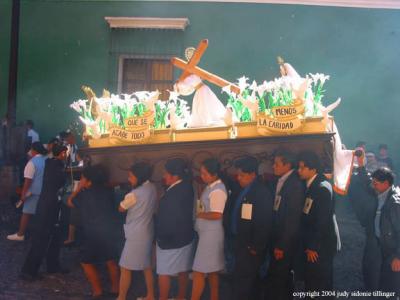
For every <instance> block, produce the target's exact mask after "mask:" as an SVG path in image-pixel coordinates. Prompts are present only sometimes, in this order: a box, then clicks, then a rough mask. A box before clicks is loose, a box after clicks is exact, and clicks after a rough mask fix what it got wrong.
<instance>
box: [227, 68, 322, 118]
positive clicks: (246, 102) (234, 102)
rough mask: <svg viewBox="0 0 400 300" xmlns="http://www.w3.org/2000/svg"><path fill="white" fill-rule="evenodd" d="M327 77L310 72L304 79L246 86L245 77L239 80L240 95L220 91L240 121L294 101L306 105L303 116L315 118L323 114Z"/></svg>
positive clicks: (288, 77) (293, 78)
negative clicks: (225, 96)
mask: <svg viewBox="0 0 400 300" xmlns="http://www.w3.org/2000/svg"><path fill="white" fill-rule="evenodd" d="M329 78H330V77H329V75H324V74H321V73H317V74H311V73H310V74H308V75H307V76H306V78H296V77H291V76H282V77H279V78H275V79H274V80H272V81H264V82H263V83H262V84H257V82H256V81H253V82H252V84H251V85H249V84H248V83H247V81H248V78H247V77H245V76H243V77H241V78H239V79H238V86H239V89H240V94H235V93H233V92H231V89H230V86H229V85H228V86H225V87H223V88H222V92H223V93H226V94H227V95H228V104H227V107H230V108H232V110H233V112H234V114H235V116H236V117H237V118H238V119H239V120H240V121H241V122H248V121H252V120H254V119H255V115H256V113H257V112H261V113H266V114H272V108H274V107H278V106H288V105H293V104H295V101H302V102H303V103H304V104H305V108H306V109H305V117H316V116H321V115H322V112H321V105H322V98H323V96H324V93H325V90H324V89H323V87H324V84H325V82H326V81H327V80H329Z"/></svg>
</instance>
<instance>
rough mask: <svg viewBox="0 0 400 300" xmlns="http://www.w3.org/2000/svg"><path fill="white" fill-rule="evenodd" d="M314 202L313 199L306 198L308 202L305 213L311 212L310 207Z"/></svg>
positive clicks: (304, 209)
mask: <svg viewBox="0 0 400 300" xmlns="http://www.w3.org/2000/svg"><path fill="white" fill-rule="evenodd" d="M313 202H314V200H313V199H311V198H306V203H305V204H304V208H303V213H305V214H306V215H308V213H309V212H310V209H311V206H312V204H313Z"/></svg>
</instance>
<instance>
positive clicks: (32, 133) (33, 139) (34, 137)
mask: <svg viewBox="0 0 400 300" xmlns="http://www.w3.org/2000/svg"><path fill="white" fill-rule="evenodd" d="M27 136H28V137H30V138H31V142H32V143H34V142H39V134H38V133H37V132H36V131H35V130H33V129H29V130H28V134H27Z"/></svg>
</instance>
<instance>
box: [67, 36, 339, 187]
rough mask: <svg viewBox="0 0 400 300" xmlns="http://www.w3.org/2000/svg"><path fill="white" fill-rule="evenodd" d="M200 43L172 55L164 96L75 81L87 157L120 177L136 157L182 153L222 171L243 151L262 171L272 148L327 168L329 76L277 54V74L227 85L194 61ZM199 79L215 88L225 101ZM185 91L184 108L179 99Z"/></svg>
mask: <svg viewBox="0 0 400 300" xmlns="http://www.w3.org/2000/svg"><path fill="white" fill-rule="evenodd" d="M207 46H208V41H207V40H202V41H201V42H200V43H199V45H198V47H197V48H196V49H195V48H188V49H187V51H185V54H186V58H187V61H185V60H182V59H180V58H177V57H174V58H172V60H171V62H172V64H173V65H174V66H175V67H177V68H179V69H182V70H183V72H182V75H181V76H180V78H179V79H178V80H177V82H176V83H175V85H174V88H173V90H172V91H168V92H169V100H166V101H163V100H160V99H159V96H160V92H159V91H135V92H133V93H132V94H122V95H114V94H110V93H109V92H108V91H106V90H104V91H103V95H102V96H101V97H97V96H96V94H95V93H94V92H93V91H92V90H91V89H90V88H89V87H86V86H84V87H82V89H83V91H84V92H85V94H86V96H87V99H84V100H78V101H75V102H74V103H72V104H71V108H73V109H74V110H75V111H76V112H77V113H79V115H80V116H79V118H80V120H81V121H82V122H83V124H84V125H85V132H84V135H85V137H86V139H87V142H88V148H87V149H86V151H87V152H88V153H89V154H90V155H91V156H92V159H93V160H94V161H97V162H103V163H104V162H106V163H107V164H108V165H109V166H110V167H111V169H112V170H111V171H112V173H113V176H114V178H119V179H121V180H122V179H125V177H126V173H125V172H121V171H122V170H126V169H127V167H129V166H130V165H131V164H132V163H133V162H135V161H137V160H148V161H151V162H152V163H153V164H154V165H155V167H156V168H157V166H160V167H161V166H162V165H163V163H164V162H165V161H166V160H167V159H169V158H172V157H183V158H185V159H187V160H188V161H191V162H192V166H193V167H194V168H196V167H198V166H199V164H200V162H201V161H202V160H204V159H205V158H207V157H210V156H214V157H218V158H219V159H220V161H221V162H222V163H223V165H224V167H225V168H226V169H228V168H230V167H231V166H232V165H233V161H234V160H235V158H237V157H239V156H242V155H246V154H250V155H253V156H256V157H257V158H258V159H259V160H260V161H261V162H263V164H262V165H264V166H262V167H261V168H264V171H261V172H266V173H268V170H270V167H271V156H272V154H273V151H274V150H275V149H276V148H278V147H288V148H290V149H292V150H294V151H295V152H298V151H301V150H305V149H309V150H313V151H316V152H317V153H319V155H320V156H321V158H322V161H323V162H324V166H325V169H326V171H327V172H332V171H333V165H334V160H335V157H334V156H335V147H336V148H337V147H341V143H340V139H339V141H337V137H338V135H337V134H335V133H336V127H335V124H334V121H333V118H332V117H331V116H330V115H329V112H330V111H332V110H333V109H334V108H335V107H336V106H337V105H338V104H339V102H340V99H338V100H337V101H336V102H334V103H333V104H331V105H330V106H328V107H325V106H324V105H323V104H322V99H323V96H324V92H325V90H324V86H325V83H326V81H327V80H328V79H329V76H326V75H324V74H307V75H305V76H300V75H299V74H298V73H297V72H296V70H295V69H294V68H293V67H292V66H291V65H290V64H288V63H285V62H284V61H283V60H282V59H281V58H278V63H279V69H280V75H281V76H280V77H279V78H275V79H274V80H272V81H264V82H262V83H257V82H256V81H250V80H249V78H247V77H245V76H243V77H241V78H239V79H238V82H237V83H232V82H229V81H227V80H225V79H223V78H221V77H219V76H217V75H215V74H212V73H210V72H208V71H206V70H204V69H201V68H200V67H198V66H197V64H198V63H199V62H200V58H201V56H202V55H203V53H204V52H205V50H206V48H207ZM207 83H211V84H215V85H216V86H218V87H220V88H221V89H222V95H223V96H224V97H225V99H224V100H225V101H224V102H226V103H227V104H226V105H224V104H223V102H222V101H221V100H220V99H218V97H217V96H216V95H215V93H214V92H213V91H212V90H211V89H210V87H209V86H208V85H207ZM191 95H193V100H192V105H191V107H189V105H188V102H187V101H185V100H184V99H183V98H182V97H188V96H191ZM335 139H336V140H335ZM335 143H336V144H338V145H335ZM159 175H160V174H159ZM160 176H161V175H160Z"/></svg>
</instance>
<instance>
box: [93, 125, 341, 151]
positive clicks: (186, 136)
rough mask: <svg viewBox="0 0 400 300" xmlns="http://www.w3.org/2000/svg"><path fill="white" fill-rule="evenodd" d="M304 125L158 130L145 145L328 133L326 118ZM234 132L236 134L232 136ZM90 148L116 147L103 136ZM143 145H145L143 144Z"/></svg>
mask: <svg viewBox="0 0 400 300" xmlns="http://www.w3.org/2000/svg"><path fill="white" fill-rule="evenodd" d="M302 123H303V125H302V126H301V127H300V128H299V129H297V130H294V131H291V132H273V131H265V132H263V134H260V133H259V132H258V129H257V122H246V123H238V124H235V125H234V126H233V127H229V126H221V127H204V128H185V129H178V130H170V129H156V130H151V133H150V137H149V138H148V139H146V142H145V144H149V145H151V144H161V143H179V142H193V141H211V140H229V139H232V138H236V139H241V138H252V137H265V136H290V135H304V134H315V133H326V132H328V131H327V130H326V128H327V127H328V128H329V127H330V128H332V127H331V126H327V125H328V124H326V122H325V120H324V118H322V117H318V118H307V119H303V120H302ZM328 123H330V124H329V125H332V124H333V118H332V117H329V119H328ZM232 132H234V133H235V134H232ZM88 143H89V147H92V148H98V147H112V146H116V145H115V144H113V143H111V142H110V138H109V136H108V135H102V137H101V138H99V139H93V138H90V137H89V139H88ZM141 144H142V145H143V143H141ZM121 145H135V143H130V142H123V141H119V143H118V146H121Z"/></svg>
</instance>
